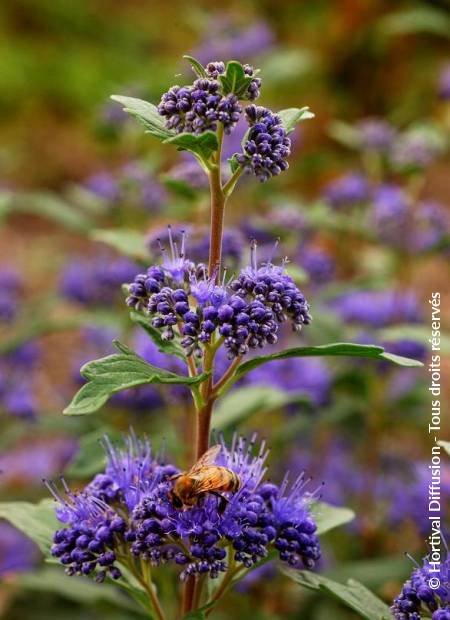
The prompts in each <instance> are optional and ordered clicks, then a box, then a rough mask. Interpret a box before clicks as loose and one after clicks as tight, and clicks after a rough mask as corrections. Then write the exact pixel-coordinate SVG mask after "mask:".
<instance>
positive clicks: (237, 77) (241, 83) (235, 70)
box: [219, 60, 253, 98]
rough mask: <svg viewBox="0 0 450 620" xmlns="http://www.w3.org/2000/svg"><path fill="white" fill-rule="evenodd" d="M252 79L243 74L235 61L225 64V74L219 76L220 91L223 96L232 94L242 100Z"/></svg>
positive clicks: (242, 68) (242, 70)
mask: <svg viewBox="0 0 450 620" xmlns="http://www.w3.org/2000/svg"><path fill="white" fill-rule="evenodd" d="M252 79H253V78H252V77H251V76H249V75H246V74H245V71H244V67H243V66H242V64H241V63H240V62H238V61H237V60H230V62H228V63H227V67H226V69H225V73H224V74H223V75H219V80H220V83H221V84H222V91H223V93H224V94H225V95H229V94H233V95H236V96H237V97H238V98H242V96H243V95H244V93H245V91H246V90H247V88H248V87H249V85H250V82H251V81H252Z"/></svg>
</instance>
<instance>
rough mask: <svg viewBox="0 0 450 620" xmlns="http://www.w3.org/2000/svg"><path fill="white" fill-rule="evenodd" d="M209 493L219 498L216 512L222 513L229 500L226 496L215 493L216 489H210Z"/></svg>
mask: <svg viewBox="0 0 450 620" xmlns="http://www.w3.org/2000/svg"><path fill="white" fill-rule="evenodd" d="M210 493H211V495H214V496H215V497H217V498H218V499H219V506H218V512H219V514H223V513H224V512H225V508H226V507H227V505H228V502H229V500H228V498H227V497H225V496H224V495H221V494H220V493H217V491H210Z"/></svg>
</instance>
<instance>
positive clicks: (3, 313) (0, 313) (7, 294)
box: [0, 265, 23, 323]
mask: <svg viewBox="0 0 450 620" xmlns="http://www.w3.org/2000/svg"><path fill="white" fill-rule="evenodd" d="M22 289H23V279H22V276H21V275H20V273H19V271H18V270H17V269H15V268H14V267H12V266H10V265H0V323H3V322H5V323H10V322H11V321H13V320H14V319H15V318H16V315H17V312H18V311H19V308H20V297H21V293H22Z"/></svg>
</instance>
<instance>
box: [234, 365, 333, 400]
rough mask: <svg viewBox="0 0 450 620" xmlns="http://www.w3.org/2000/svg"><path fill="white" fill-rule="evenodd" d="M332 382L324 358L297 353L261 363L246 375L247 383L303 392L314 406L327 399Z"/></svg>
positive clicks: (331, 376)
mask: <svg viewBox="0 0 450 620" xmlns="http://www.w3.org/2000/svg"><path fill="white" fill-rule="evenodd" d="M332 382H333V374H332V372H331V371H330V369H329V368H328V366H327V365H326V364H325V363H324V362H322V361H321V360H319V359H316V358H308V359H304V358H300V357H298V358H291V359H285V360H276V361H273V362H269V363H268V364H263V365H262V366H259V367H258V368H255V369H254V370H253V371H252V373H251V374H250V375H249V376H248V378H247V379H246V383H247V384H250V385H264V386H272V387H276V388H279V389H280V390H283V391H284V392H287V393H289V394H292V393H299V394H305V395H307V396H308V397H309V398H310V399H311V403H312V404H313V405H314V406H316V407H318V406H320V405H324V404H325V403H326V402H327V400H328V398H329V394H330V389H331V385H332Z"/></svg>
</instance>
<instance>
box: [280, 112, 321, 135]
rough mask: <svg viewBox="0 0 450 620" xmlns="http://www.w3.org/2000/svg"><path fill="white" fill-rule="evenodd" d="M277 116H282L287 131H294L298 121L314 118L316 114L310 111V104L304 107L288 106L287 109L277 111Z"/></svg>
mask: <svg viewBox="0 0 450 620" xmlns="http://www.w3.org/2000/svg"><path fill="white" fill-rule="evenodd" d="M277 116H279V117H280V118H281V122H282V123H283V127H284V128H285V130H286V133H291V132H292V131H294V129H295V127H296V125H297V123H300V122H301V121H306V120H308V119H310V118H314V114H313V113H312V112H311V111H310V109H309V107H308V106H305V107H303V108H286V110H281V111H280V112H277Z"/></svg>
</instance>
